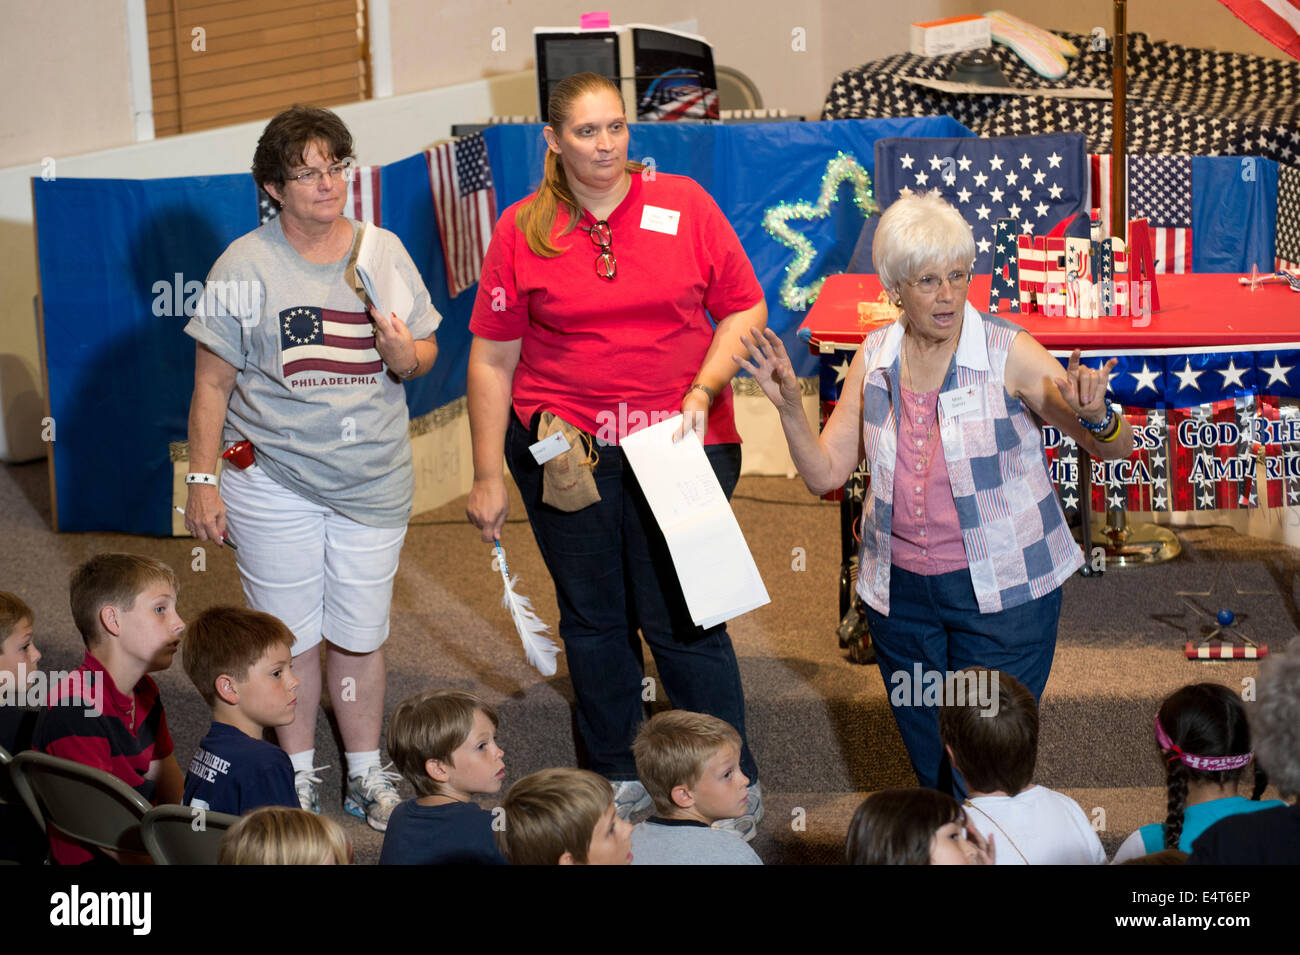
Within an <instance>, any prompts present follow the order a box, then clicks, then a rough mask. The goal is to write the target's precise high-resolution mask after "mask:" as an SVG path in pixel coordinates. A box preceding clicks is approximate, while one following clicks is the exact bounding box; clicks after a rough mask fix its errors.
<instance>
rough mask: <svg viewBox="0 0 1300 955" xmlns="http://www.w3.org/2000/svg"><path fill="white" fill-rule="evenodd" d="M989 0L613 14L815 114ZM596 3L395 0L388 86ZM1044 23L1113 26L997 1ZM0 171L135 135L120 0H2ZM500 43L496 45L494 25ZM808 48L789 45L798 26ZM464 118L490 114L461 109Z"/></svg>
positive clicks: (510, 103)
mask: <svg viewBox="0 0 1300 955" xmlns="http://www.w3.org/2000/svg"><path fill="white" fill-rule="evenodd" d="M991 5H992V4H990V3H989V2H988V0H985V2H979V0H912V2H911V3H909V4H907V5H906V6H905V7H900V6H899V5H896V4H894V3H892V2H886V0H819V2H810V3H804V4H799V5H796V4H791V3H789V0H709V2H707V3H700V2H698V0H657V2H651V3H646V4H629V5H627V6H626V7H622V8H620V7H618V6H614V7H612V9H611V12H612V14H613V18H614V20H615V22H628V21H651V22H657V23H674V22H680V21H686V20H692V19H694V20H697V21H698V23H699V29H700V32H701V33H703V34H704V36H706V37H708V38H709V40H710V41H711V42H712V43H713V45H714V48H715V53H716V56H717V61H718V62H719V63H721V64H724V65H726V66H732V67H735V68H737V69H739V70H741V71H743V72H744V73H746V74H748V75H749V76H750V77H751V78H752V79H753V80H754V81H755V82H756V83H757V84H758V87H759V89H760V90H761V91H762V93H763V96H764V99H765V100H766V102H767V103H768V104H769V105H772V106H782V107H785V108H786V109H788V110H790V111H791V112H793V113H798V114H804V115H811V116H815V115H817V114H818V113H820V111H821V105H822V101H823V100H824V99H825V95H826V91H827V89H828V88H829V86H830V82H831V80H832V79H833V78H834V77H835V75H836V74H838V73H839V72H841V71H842V70H845V69H849V68H851V67H854V66H859V65H861V64H862V63H865V62H867V61H868V60H871V59H875V58H878V57H881V56H885V55H887V54H889V53H891V52H895V51H897V50H900V49H902V48H903V47H904V46H905V44H906V43H907V36H908V32H907V25H908V23H910V22H911V21H912V20H917V19H927V18H933V17H941V16H952V15H955V14H961V13H977V12H981V11H982V10H984V9H987V8H988V7H989V6H991ZM591 6H597V4H593V3H591V2H589V0H578V2H566V0H533V2H520V0H477V2H473V0H455V2H437V3H434V2H429V0H389V7H390V22H391V34H392V72H393V90H394V92H395V93H397V94H401V93H410V92H416V91H419V90H426V89H432V88H437V87H445V86H452V85H456V84H459V83H467V82H470V81H472V80H476V79H482V78H486V77H490V76H498V75H500V74H504V73H511V72H516V71H519V70H525V69H531V68H532V66H533V46H532V28H533V27H534V26H563V25H565V24H571V23H576V22H577V18H578V15H579V13H581V12H582V11H583V10H585V9H587V8H589V7H591ZM1128 6H1129V28H1130V29H1131V30H1134V31H1143V32H1146V33H1148V34H1150V35H1151V36H1153V37H1155V38H1157V39H1165V40H1172V41H1175V42H1178V43H1186V44H1190V45H1199V46H1208V47H1216V48H1219V49H1226V50H1232V51H1237V52H1243V53H1259V54H1263V55H1269V56H1281V55H1282V54H1281V53H1280V51H1278V50H1277V48H1276V47H1274V46H1272V45H1271V44H1269V43H1268V41H1266V40H1264V39H1263V38H1262V37H1260V36H1259V35H1258V34H1256V33H1255V32H1254V31H1253V30H1251V29H1250V28H1249V27H1247V26H1246V25H1245V24H1243V23H1241V22H1240V21H1239V20H1237V19H1236V18H1235V17H1233V16H1232V15H1231V14H1230V13H1229V12H1228V10H1227V9H1226V8H1225V7H1223V6H1222V4H1220V3H1218V2H1217V0H1132V2H1130V3H1129V5H1128ZM1001 7H1002V8H1003V9H1006V10H1009V11H1011V12H1012V13H1016V14H1018V15H1020V16H1023V17H1025V18H1026V19H1029V20H1031V21H1033V22H1035V23H1038V24H1040V25H1042V26H1045V27H1049V28H1054V29H1070V30H1076V31H1078V32H1081V33H1087V32H1090V31H1091V30H1092V28H1093V27H1097V26H1100V27H1103V28H1104V29H1106V31H1107V32H1108V33H1109V32H1110V30H1111V4H1110V3H1109V2H1108V0H1002V2H1001ZM0 13H2V14H3V17H4V21H3V22H5V24H6V29H5V30H4V31H3V32H0V89H3V90H4V91H5V92H4V96H3V98H0V168H6V167H9V166H16V165H20V164H23V163H30V162H39V161H40V160H41V159H42V157H45V156H53V157H55V158H58V157H60V156H71V155H77V154H79V153H85V152H92V151H96V150H101V149H109V148H112V147H114V146H121V145H125V144H127V143H130V142H132V140H133V133H132V119H131V103H130V95H129V90H128V64H127V51H126V2H125V0H40V2H37V0H0ZM496 28H501V29H502V30H504V40H505V49H504V50H499V51H494V50H493V30H494V29H496ZM796 28H801V29H802V30H803V31H804V36H805V44H806V49H805V50H803V51H796V50H794V49H792V31H794V30H795V29H796ZM502 89H503V90H505V92H503V93H501V94H499V95H498V96H497V100H496V101H494V103H493V112H498V113H514V112H520V111H523V110H525V109H526V110H527V111H528V112H535V110H536V104H535V102H534V92H533V88H532V86H531V84H528V83H520V82H516V83H514V84H511V85H509V86H504V87H502ZM463 118H464V119H466V120H471V119H476V118H482V117H474V116H468V115H467V116H465V117H463Z"/></svg>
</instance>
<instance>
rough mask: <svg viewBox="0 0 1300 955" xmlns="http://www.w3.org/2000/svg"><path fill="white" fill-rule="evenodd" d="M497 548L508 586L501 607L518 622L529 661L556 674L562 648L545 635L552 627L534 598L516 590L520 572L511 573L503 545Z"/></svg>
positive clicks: (546, 673)
mask: <svg viewBox="0 0 1300 955" xmlns="http://www.w3.org/2000/svg"><path fill="white" fill-rule="evenodd" d="M496 549H497V551H498V553H499V555H500V559H499V560H496V561H494V563H495V564H496V566H497V569H498V570H500V571H501V582H502V583H503V584H504V585H505V593H504V594H503V595H502V597H501V606H503V607H505V608H506V609H507V610H509V611H510V617H511V618H512V619H513V620H514V622H515V630H517V631H518V632H519V639H520V641H522V642H523V645H524V656H525V657H527V659H528V662H529V663H530V664H532V665H533V666H534V667H536V668H537V671H538V672H539V673H541V674H542V676H554V675H555V669H556V663H555V655H556V654H557V653H559V652H560V648H559V646H558V645H557V644H555V643H554V642H553V641H551V640H550V639H548V638H547V637H546V636H544V635H545V634H547V633H550V630H551V628H550V627H549V626H547V625H546V623H544V622H543V621H542V619H541V618H540V617H538V616H537V614H536V613H534V612H533V603H532V601H531V600H529V599H528V598H527V597H524V596H522V595H520V594H517V593H515V584H516V583H517V582H518V580H519V577H518V575H516V576H514V577H511V576H510V569H509V567H508V566H507V565H506V554H505V551H504V550H503V549H502V548H501V545H500V544H497V548H496Z"/></svg>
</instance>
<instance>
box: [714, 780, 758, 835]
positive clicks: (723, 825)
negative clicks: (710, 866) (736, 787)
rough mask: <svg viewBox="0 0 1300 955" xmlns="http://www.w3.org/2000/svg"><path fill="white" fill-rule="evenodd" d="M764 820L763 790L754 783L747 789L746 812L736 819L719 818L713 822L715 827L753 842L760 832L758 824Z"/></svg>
mask: <svg viewBox="0 0 1300 955" xmlns="http://www.w3.org/2000/svg"><path fill="white" fill-rule="evenodd" d="M762 821H763V790H762V789H761V788H760V787H759V784H758V783H754V784H753V785H752V786H750V787H749V789H748V790H746V795H745V813H744V815H741V816H737V817H736V818H734V819H719V820H718V821H717V822H715V823H714V824H713V828H714V829H722V830H725V831H726V832H734V833H735V834H736V835H738V836H740V838H742V839H744V840H745V841H746V842H752V841H753V839H754V835H755V833H757V832H758V824H759V823H760V822H762Z"/></svg>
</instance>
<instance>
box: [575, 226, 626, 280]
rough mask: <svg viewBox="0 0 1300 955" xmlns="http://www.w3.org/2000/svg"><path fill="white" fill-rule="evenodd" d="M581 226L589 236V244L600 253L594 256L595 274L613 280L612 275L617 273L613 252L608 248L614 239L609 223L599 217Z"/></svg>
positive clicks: (616, 263)
mask: <svg viewBox="0 0 1300 955" xmlns="http://www.w3.org/2000/svg"><path fill="white" fill-rule="evenodd" d="M583 228H584V229H586V230H587V234H588V235H589V236H591V244H592V245H594V246H595V247H596V248H598V249H600V254H599V255H597V256H596V274H597V275H599V276H600V277H601V278H602V279H608V280H609V281H611V282H612V281H614V276H615V275H617V274H618V262H617V261H616V260H615V259H614V253H613V252H611V251H610V250H609V249H610V243H611V242H613V240H614V232H613V230H612V229H610V227H609V223H608V222H606V221H605V220H604V219H601V220H600V221H599V222H595V223H592V224H591V225H590V226H583Z"/></svg>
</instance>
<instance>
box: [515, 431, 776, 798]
mask: <svg viewBox="0 0 1300 955" xmlns="http://www.w3.org/2000/svg"><path fill="white" fill-rule="evenodd" d="M536 433H537V432H536V423H535V422H534V425H533V428H531V429H528V428H525V427H524V426H523V425H521V424H520V423H519V421H518V420H517V419H516V418H515V416H514V415H511V419H510V429H509V432H508V433H507V435H506V463H507V464H509V466H510V473H511V475H513V477H514V479H515V484H516V485H518V487H519V491H520V493H521V494H522V495H523V499H524V507H525V508H526V509H527V511H528V520H529V522H530V523H531V524H532V527H533V536H534V537H535V538H536V539H537V547H538V549H539V550H540V551H541V552H542V559H543V560H545V561H546V569H547V570H549V571H550V574H551V577H552V579H553V580H554V581H555V596H556V599H557V601H558V603H559V605H560V626H559V633H560V638H561V640H563V641H564V653H565V658H566V660H567V662H568V665H569V676H570V677H571V678H572V680H573V694H574V697H575V702H576V704H577V711H578V712H577V717H578V733H579V735H580V736H581V740H582V743H583V745H584V746H585V747H586V750H587V757H588V761H589V765H590V766H591V768H592V769H593V770H594V771H595V772H598V773H600V774H601V775H603V776H605V777H606V778H608V779H612V780H625V779H635V778H636V763H635V761H634V760H633V758H632V741H633V739H634V738H635V737H636V733H637V730H638V729H639V728H640V726H641V723H642V722H643V721H644V720H645V699H646V697H645V695H644V687H643V684H642V680H643V679H644V677H645V658H644V656H643V653H642V647H641V640H640V639H639V638H638V637H637V630H638V629H640V631H641V635H642V636H643V637H645V642H646V643H647V644H648V645H649V646H650V652H651V653H652V654H653V655H654V659H655V665H656V666H657V667H658V670H659V678H660V679H661V680H662V681H663V689H664V692H665V693H667V695H668V698H669V699H670V700H671V701H672V704H673V706H675V707H677V708H679V709H685V710H693V711H696V712H700V713H708V714H710V715H712V716H716V717H718V719H721V720H726V721H727V722H728V723H730V724H731V725H732V726H734V727H735V728H736V732H738V733H739V734H740V739H741V744H742V749H741V757H740V766H741V771H742V772H744V774H745V775H746V776H748V777H749V778H750V780H751V781H752V780H756V779H757V778H758V771H757V768H756V767H755V765H754V758H753V756H752V755H751V754H750V751H749V745H748V743H746V742H745V694H744V690H743V689H742V687H741V685H740V668H739V666H738V665H737V664H736V653H735V650H733V649H732V646H731V638H730V637H729V636H727V628H726V625H725V624H719V625H718V626H716V627H710V628H709V629H707V630H705V629H702V628H700V627H697V626H695V624H693V623H692V622H691V617H690V613H689V612H688V611H687V608H686V599H685V598H684V597H683V596H682V589H681V585H680V584H678V582H677V572H676V570H675V569H674V568H673V563H672V558H671V557H670V556H669V553H668V545H667V543H666V542H665V541H664V537H663V534H662V533H661V532H660V530H659V525H658V524H657V523H656V522H655V519H654V515H653V514H652V513H651V511H650V506H649V504H648V503H647V502H646V499H645V495H644V494H642V493H641V488H640V486H639V485H638V484H637V481H636V477H635V476H634V475H633V473H632V467H631V465H629V464H627V463H626V462H625V461H624V459H623V452H622V449H621V448H618V447H615V446H612V445H606V446H600V447H598V448H597V450H598V451H599V454H600V461H599V463H598V464H597V466H596V468H595V478H596V488H597V490H599V492H600V500H599V501H597V502H596V503H595V504H592V505H590V506H588V507H585V508H583V509H582V510H580V511H574V512H572V513H566V512H564V511H560V510H557V509H555V508H553V507H551V506H550V505H548V504H543V503H542V468H541V466H540V465H539V464H538V463H537V462H536V461H535V460H533V456H532V454H531V453H529V451H528V446H529V444H531V443H532V442H533V441H534V440H536ZM704 450H705V454H706V455H707V456H708V458H709V463H710V464H711V465H712V466H713V471H714V473H715V474H716V475H717V477H718V482H719V483H720V484H721V485H722V490H723V492H724V493H725V494H726V495H727V497H728V498H730V497H731V492H732V491H733V490H735V487H736V481H737V480H738V479H739V477H740V446H739V445H737V444H714V445H706V446H705V449H704Z"/></svg>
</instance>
